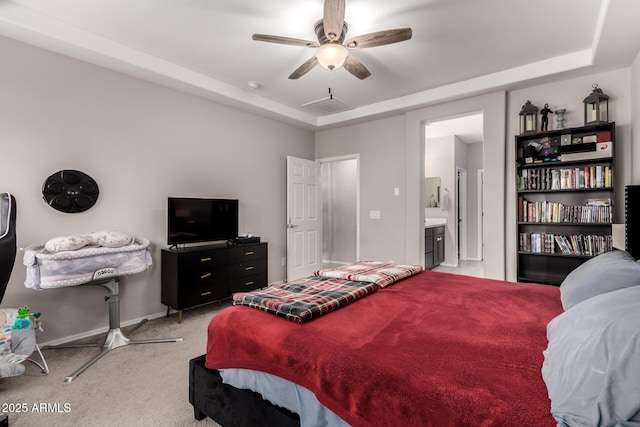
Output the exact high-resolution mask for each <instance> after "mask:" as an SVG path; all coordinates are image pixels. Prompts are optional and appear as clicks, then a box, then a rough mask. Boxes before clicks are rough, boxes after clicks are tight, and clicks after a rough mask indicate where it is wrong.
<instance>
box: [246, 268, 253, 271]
mask: <svg viewBox="0 0 640 427" xmlns="http://www.w3.org/2000/svg"><path fill="white" fill-rule="evenodd" d="M249 270H253V267H245V268H244V271H249Z"/></svg>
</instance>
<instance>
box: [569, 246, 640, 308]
mask: <svg viewBox="0 0 640 427" xmlns="http://www.w3.org/2000/svg"><path fill="white" fill-rule="evenodd" d="M637 285H640V264H639V263H637V262H636V260H635V259H634V258H633V257H632V256H631V254H629V252H626V251H621V250H617V249H615V250H613V251H611V252H606V253H604V254H602V255H598V256H597V257H595V258H592V259H590V260H589V261H587V262H585V263H584V264H582V265H580V266H579V267H578V268H576V269H575V270H573V271H572V272H571V273H569V275H568V276H567V277H566V278H565V279H564V281H563V282H562V284H561V285H560V300H561V301H562V308H564V309H565V311H566V310H569V309H570V308H571V307H573V306H575V305H576V304H579V303H581V302H582V301H585V300H587V299H589V298H591V297H594V296H596V295H600V294H603V293H605V292H611V291H615V290H618V289H623V288H628V287H630V286H637Z"/></svg>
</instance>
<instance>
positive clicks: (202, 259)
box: [161, 242, 267, 322]
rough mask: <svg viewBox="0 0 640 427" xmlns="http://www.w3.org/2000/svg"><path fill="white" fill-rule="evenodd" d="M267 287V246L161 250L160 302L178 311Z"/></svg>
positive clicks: (195, 247)
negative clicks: (237, 293)
mask: <svg viewBox="0 0 640 427" xmlns="http://www.w3.org/2000/svg"><path fill="white" fill-rule="evenodd" d="M265 286H267V243H266V242H262V243H255V244H247V245H235V246H227V245H226V244H219V245H210V246H194V247H188V248H179V249H174V248H170V249H163V250H162V291H161V302H162V304H164V305H166V306H167V315H168V314H169V310H170V309H171V308H173V309H175V310H179V314H178V322H181V321H182V313H183V310H184V309H186V308H191V307H195V306H198V305H202V304H207V303H211V302H214V301H219V300H221V299H224V298H228V297H230V296H231V294H233V293H234V292H246V291H251V290H254V289H258V288H263V287H265Z"/></svg>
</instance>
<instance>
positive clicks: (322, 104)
mask: <svg viewBox="0 0 640 427" xmlns="http://www.w3.org/2000/svg"><path fill="white" fill-rule="evenodd" d="M301 107H302V108H306V109H307V110H309V111H310V112H313V113H316V114H318V115H320V116H326V115H329V114H335V113H339V112H341V111H347V110H353V109H354V108H355V107H354V106H352V105H349V104H345V103H344V102H342V101H341V100H339V99H338V98H336V97H335V96H328V97H326V98H322V99H318V100H317V101H311V102H307V103H306V104H302V105H301Z"/></svg>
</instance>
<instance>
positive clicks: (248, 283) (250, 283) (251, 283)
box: [244, 282, 255, 286]
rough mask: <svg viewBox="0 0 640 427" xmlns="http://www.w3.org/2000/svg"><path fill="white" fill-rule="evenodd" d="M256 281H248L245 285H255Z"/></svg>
mask: <svg viewBox="0 0 640 427" xmlns="http://www.w3.org/2000/svg"><path fill="white" fill-rule="evenodd" d="M254 283H255V282H246V283H245V284H244V285H245V286H251V285H253V284H254Z"/></svg>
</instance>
